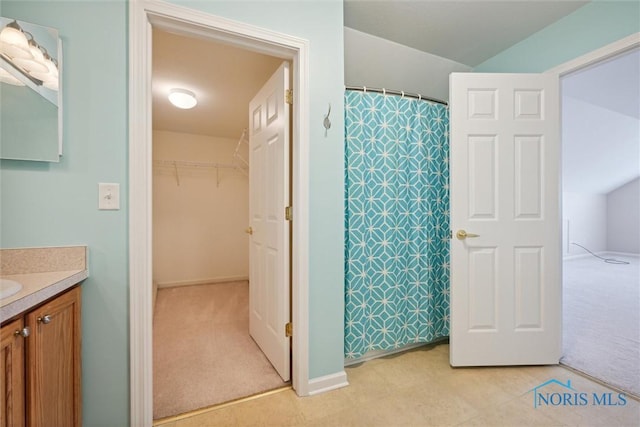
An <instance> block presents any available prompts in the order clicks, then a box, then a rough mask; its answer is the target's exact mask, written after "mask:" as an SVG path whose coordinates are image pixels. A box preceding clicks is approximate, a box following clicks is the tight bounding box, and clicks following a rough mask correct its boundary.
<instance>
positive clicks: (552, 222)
mask: <svg viewBox="0 0 640 427" xmlns="http://www.w3.org/2000/svg"><path fill="white" fill-rule="evenodd" d="M450 91H451V94H450V95H451V96H450V102H451V106H450V120H451V186H450V188H451V227H452V232H453V236H452V240H451V347H450V348H451V355H450V356H451V364H452V365H453V366H481V365H521V364H556V363H558V361H559V358H560V352H561V289H562V288H561V284H562V283H561V274H560V272H561V270H560V269H561V265H560V261H561V259H560V257H561V255H560V250H561V239H560V236H561V234H560V206H559V197H560V192H559V191H560V185H559V173H560V163H559V161H560V132H559V129H560V128H559V95H558V77H557V76H555V75H540V74H476V73H453V74H452V75H451V81H450ZM458 230H465V231H466V232H467V233H468V234H467V237H466V238H465V237H464V236H462V237H461V238H458V237H456V235H457V231H458ZM473 234H476V235H477V236H474V235H473Z"/></svg>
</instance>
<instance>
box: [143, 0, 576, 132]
mask: <svg viewBox="0 0 640 427" xmlns="http://www.w3.org/2000/svg"><path fill="white" fill-rule="evenodd" d="M586 3H587V2H585V1H572V0H566V1H526V0H512V1H484V0H466V1H450V0H447V1H445V0H441V1H435V0H425V1H388V0H387V1H361V0H345V2H344V22H345V26H348V27H351V28H354V29H356V30H359V31H362V32H365V33H369V34H373V35H376V36H379V37H383V38H386V39H389V40H391V41H395V42H397V43H401V44H404V45H407V46H410V47H413V48H416V49H420V50H424V51H426V52H429V53H432V54H435V55H439V56H442V57H445V58H449V59H452V60H454V61H457V62H460V63H462V64H465V65H468V66H475V65H477V64H479V63H480V62H482V61H484V60H485V59H487V58H490V57H492V56H494V55H495V54H497V53H498V52H500V51H502V50H504V49H506V48H508V47H510V46H512V45H513V44H515V43H517V42H519V41H520V40H522V39H524V38H526V37H528V36H529V35H531V34H532V33H534V32H536V31H538V30H539V29H541V28H543V27H545V26H546V25H549V24H550V23H552V22H554V21H556V20H558V19H559V18H561V17H562V16H564V15H567V14H569V13H571V12H572V11H574V10H575V9H577V8H578V7H580V6H582V5H584V4H586ZM281 62H282V60H281V59H278V58H273V57H269V56H266V55H261V54H258V53H254V52H250V51H247V50H243V49H239V48H235V47H231V46H228V45H225V44H221V43H215V42H211V41H208V40H203V39H197V38H190V37H186V36H182V35H177V34H172V33H168V32H165V31H160V30H157V29H154V30H153V83H152V92H153V128H154V129H156V130H169V131H174V132H186V133H194V134H201V135H211V136H218V137H228V138H239V137H240V135H241V133H242V130H243V129H244V128H246V127H247V126H248V113H247V105H248V104H249V101H250V100H251V98H252V97H253V95H254V94H255V93H256V92H257V91H258V89H259V88H260V87H262V85H263V83H264V82H266V81H267V80H268V78H269V77H270V76H271V74H272V73H273V72H274V71H275V70H276V69H277V68H278V66H279V65H280V63H281ZM174 87H178V88H183V89H188V90H191V91H192V92H194V93H195V94H196V96H197V98H198V105H197V106H196V107H195V108H193V109H191V110H180V109H178V108H175V107H173V106H172V105H171V104H170V103H169V102H168V100H167V95H168V94H169V90H170V89H171V88H174Z"/></svg>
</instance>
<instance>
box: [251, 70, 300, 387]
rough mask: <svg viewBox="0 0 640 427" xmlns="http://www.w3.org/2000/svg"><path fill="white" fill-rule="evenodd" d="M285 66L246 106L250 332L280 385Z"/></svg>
mask: <svg viewBox="0 0 640 427" xmlns="http://www.w3.org/2000/svg"><path fill="white" fill-rule="evenodd" d="M288 89H289V65H288V64H287V63H286V62H285V63H283V64H282V65H281V66H280V68H278V70H277V71H276V72H275V73H274V74H273V76H271V78H270V79H269V81H268V82H267V83H266V84H265V85H264V86H263V87H262V89H260V91H259V92H258V94H257V95H256V96H255V97H254V98H253V100H252V101H251V103H250V104H249V149H250V157H249V185H250V191H249V194H250V196H249V219H250V224H249V225H250V227H251V231H252V234H251V235H250V241H251V243H250V249H249V263H250V271H249V331H250V333H251V336H252V337H253V339H254V340H255V341H256V343H257V344H258V345H259V346H260V348H261V349H262V351H263V352H264V354H265V355H266V356H267V358H268V359H269V361H270V362H271V364H272V365H273V367H274V368H275V369H276V371H278V374H280V376H281V377H282V379H283V380H284V381H288V380H289V377H290V363H291V362H290V360H291V359H290V338H288V337H287V336H286V335H285V325H286V324H287V323H288V322H289V319H290V304H289V224H288V222H287V221H286V219H285V207H287V206H288V205H289V104H287V102H286V98H285V91H286V90H288Z"/></svg>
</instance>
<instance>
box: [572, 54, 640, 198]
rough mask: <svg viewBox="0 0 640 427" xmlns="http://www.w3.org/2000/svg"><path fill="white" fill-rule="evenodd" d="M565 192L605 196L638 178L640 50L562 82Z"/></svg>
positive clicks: (639, 150)
mask: <svg viewBox="0 0 640 427" xmlns="http://www.w3.org/2000/svg"><path fill="white" fill-rule="evenodd" d="M562 94H563V99H562V151H563V164H562V167H563V188H564V190H565V191H570V192H576V193H590V194H607V193H609V192H610V191H611V190H614V189H616V188H618V187H619V186H621V185H623V184H625V183H627V182H629V181H631V180H632V179H634V178H637V177H638V176H639V175H640V111H639V110H640V50H638V49H636V50H634V51H632V52H628V53H626V54H623V55H621V56H618V57H616V58H614V59H611V60H608V61H605V62H601V63H598V64H596V65H594V66H592V67H589V68H587V69H584V70H581V71H579V72H576V73H574V74H571V75H569V76H566V77H564V78H563V79H562Z"/></svg>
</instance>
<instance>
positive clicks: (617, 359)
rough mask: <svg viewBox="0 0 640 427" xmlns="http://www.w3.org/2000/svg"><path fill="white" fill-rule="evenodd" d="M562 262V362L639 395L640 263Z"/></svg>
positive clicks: (632, 260)
mask: <svg viewBox="0 0 640 427" xmlns="http://www.w3.org/2000/svg"><path fill="white" fill-rule="evenodd" d="M607 256H608V257H610V258H617V259H619V260H621V261H627V262H629V264H626V265H620V264H608V263H605V262H602V260H599V259H597V258H594V257H588V258H578V259H573V260H567V261H564V266H563V267H564V268H563V270H564V273H563V276H564V285H563V288H564V289H563V306H564V308H563V318H564V322H563V323H564V324H563V326H564V330H563V350H562V352H563V356H562V359H560V363H563V364H565V365H567V366H570V367H571V368H573V369H576V370H578V371H581V372H584V373H586V374H588V375H590V376H592V377H594V378H597V379H599V380H601V381H603V382H604V383H605V384H610V385H612V386H615V387H618V388H621V389H623V390H624V391H626V392H628V393H631V394H634V395H636V396H640V362H638V361H639V360H640V281H639V280H638V278H639V277H640V258H638V257H631V256H617V255H607Z"/></svg>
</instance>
